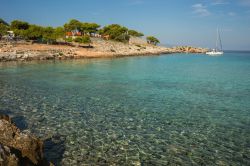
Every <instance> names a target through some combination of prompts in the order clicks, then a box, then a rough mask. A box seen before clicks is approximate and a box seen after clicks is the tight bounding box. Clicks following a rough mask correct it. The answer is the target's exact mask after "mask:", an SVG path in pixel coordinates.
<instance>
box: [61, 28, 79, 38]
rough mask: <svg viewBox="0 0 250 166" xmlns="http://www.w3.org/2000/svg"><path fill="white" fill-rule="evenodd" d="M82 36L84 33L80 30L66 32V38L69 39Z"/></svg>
mask: <svg viewBox="0 0 250 166" xmlns="http://www.w3.org/2000/svg"><path fill="white" fill-rule="evenodd" d="M80 36H82V33H81V32H80V31H78V30H74V31H70V32H66V34H65V37H66V39H68V38H73V39H75V38H77V37H80Z"/></svg>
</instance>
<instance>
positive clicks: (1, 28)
mask: <svg viewBox="0 0 250 166" xmlns="http://www.w3.org/2000/svg"><path fill="white" fill-rule="evenodd" d="M8 30H9V27H8V26H7V25H5V24H3V23H0V39H1V38H2V36H3V35H6V34H7V31H8Z"/></svg>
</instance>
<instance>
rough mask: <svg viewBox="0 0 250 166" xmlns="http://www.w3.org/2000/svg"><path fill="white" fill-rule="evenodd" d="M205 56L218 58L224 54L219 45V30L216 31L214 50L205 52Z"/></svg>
mask: <svg viewBox="0 0 250 166" xmlns="http://www.w3.org/2000/svg"><path fill="white" fill-rule="evenodd" d="M206 54H207V55H210V56H219V55H223V54H224V52H223V51H222V44H221V38H220V32H219V29H217V39H216V47H215V49H213V50H212V51H209V52H206Z"/></svg>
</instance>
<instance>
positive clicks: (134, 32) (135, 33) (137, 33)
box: [128, 30, 144, 37]
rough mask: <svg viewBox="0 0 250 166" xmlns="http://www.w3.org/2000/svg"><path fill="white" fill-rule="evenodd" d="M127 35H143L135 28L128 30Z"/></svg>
mask: <svg viewBox="0 0 250 166" xmlns="http://www.w3.org/2000/svg"><path fill="white" fill-rule="evenodd" d="M128 35H129V36H134V37H142V36H144V34H143V33H140V32H137V31H135V30H129V31H128Z"/></svg>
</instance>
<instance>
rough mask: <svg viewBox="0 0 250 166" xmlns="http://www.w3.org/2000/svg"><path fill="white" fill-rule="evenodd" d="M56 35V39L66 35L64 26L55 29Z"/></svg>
mask: <svg viewBox="0 0 250 166" xmlns="http://www.w3.org/2000/svg"><path fill="white" fill-rule="evenodd" d="M54 36H55V38H56V39H60V38H64V37H65V30H64V28H63V27H57V28H55V30H54Z"/></svg>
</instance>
